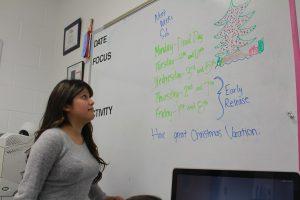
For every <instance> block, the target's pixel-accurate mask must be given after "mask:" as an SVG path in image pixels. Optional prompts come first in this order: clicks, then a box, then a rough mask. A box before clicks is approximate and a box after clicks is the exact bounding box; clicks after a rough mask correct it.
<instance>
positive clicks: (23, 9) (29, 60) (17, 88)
mask: <svg viewBox="0 0 300 200" xmlns="http://www.w3.org/2000/svg"><path fill="white" fill-rule="evenodd" d="M57 7H58V3H57V1H56V0H51V1H49V0H0V39H2V40H3V43H4V46H3V51H2V59H1V63H0V98H1V99H0V132H6V131H9V132H16V131H18V130H19V129H20V127H21V125H22V124H23V123H24V122H26V121H30V122H33V123H35V124H36V125H37V124H38V122H39V121H40V118H41V115H42V113H43V111H44V109H45V104H46V100H47V96H48V95H49V91H50V89H51V88H52V86H51V84H49V83H50V80H51V79H53V60H54V59H53V58H54V51H55V46H54V42H55V37H54V35H55V29H54V27H55V25H56V21H57Z"/></svg>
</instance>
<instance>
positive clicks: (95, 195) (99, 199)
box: [89, 184, 106, 200]
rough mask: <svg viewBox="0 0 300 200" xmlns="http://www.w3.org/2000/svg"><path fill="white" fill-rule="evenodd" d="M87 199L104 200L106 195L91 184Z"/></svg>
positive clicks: (95, 185)
mask: <svg viewBox="0 0 300 200" xmlns="http://www.w3.org/2000/svg"><path fill="white" fill-rule="evenodd" d="M89 198H90V199H91V200H104V199H105V198H106V194H105V193H104V192H103V191H102V190H101V188H100V187H99V186H98V185H97V184H92V185H91V189H90V192H89Z"/></svg>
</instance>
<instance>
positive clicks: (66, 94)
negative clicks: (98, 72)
mask: <svg viewBox="0 0 300 200" xmlns="http://www.w3.org/2000/svg"><path fill="white" fill-rule="evenodd" d="M84 89H87V90H88V92H89V94H90V96H93V90H92V88H91V87H90V86H89V85H88V84H87V83H86V82H84V81H81V80H62V81H61V82H59V83H58V84H57V85H56V86H55V87H54V89H53V91H52V92H51V94H50V97H49V100H48V103H47V107H46V111H45V113H44V115H43V118H42V120H41V125H40V128H39V130H38V131H36V132H35V141H36V140H38V138H39V137H40V136H41V134H43V132H44V131H45V130H47V129H50V128H61V127H62V126H64V125H67V124H70V121H69V119H68V117H67V114H66V113H65V111H64V108H65V107H66V106H67V105H72V102H73V99H74V97H75V96H76V95H78V94H79V93H80V92H81V91H83V90H84ZM92 133H93V126H92V123H91V122H89V123H87V124H86V125H85V126H84V127H83V128H82V131H81V135H82V137H83V139H84V141H85V143H86V145H87V147H88V149H89V151H90V153H91V154H92V155H93V157H94V158H95V159H96V160H97V161H98V163H99V164H100V169H99V173H98V175H97V176H96V178H95V179H94V181H93V183H94V184H95V183H97V182H98V181H99V180H100V179H101V178H102V172H103V170H104V169H105V167H106V165H107V163H106V162H105V161H104V160H103V159H102V158H101V157H100V156H99V152H98V147H97V145H96V144H95V142H94V140H93V134H92Z"/></svg>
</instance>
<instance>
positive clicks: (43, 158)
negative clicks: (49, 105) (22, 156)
mask: <svg viewBox="0 0 300 200" xmlns="http://www.w3.org/2000/svg"><path fill="white" fill-rule="evenodd" d="M62 148H63V138H62V136H61V135H60V133H59V132H58V131H57V130H55V129H49V130H46V131H45V132H44V133H43V134H42V135H41V136H40V137H39V139H38V140H37V141H36V142H35V143H34V144H33V146H32V148H31V150H30V154H29V158H28V160H27V164H26V167H25V173H24V175H23V179H22V181H21V183H20V184H19V187H18V192H17V193H16V194H15V196H14V200H36V199H37V198H38V195H39V193H40V191H41V190H42V188H43V185H44V182H45V180H46V178H47V176H48V174H49V172H50V170H51V168H52V166H53V164H54V163H55V161H56V160H57V159H58V158H59V155H60V152H61V151H62Z"/></svg>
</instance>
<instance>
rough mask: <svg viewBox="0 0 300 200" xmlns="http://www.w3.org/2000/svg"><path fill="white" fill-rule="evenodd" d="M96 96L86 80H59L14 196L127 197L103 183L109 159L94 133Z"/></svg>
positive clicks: (60, 199) (31, 199)
mask: <svg viewBox="0 0 300 200" xmlns="http://www.w3.org/2000/svg"><path fill="white" fill-rule="evenodd" d="M92 96H93V90H92V88H91V87H90V86H89V85H88V84H87V83H85V82H83V81H80V80H63V81H61V82H59V83H58V84H57V85H56V86H55V88H54V89H53V91H52V93H51V95H50V97H49V100H48V104H47V107H46V111H45V113H44V116H43V118H42V123H41V127H40V129H39V130H38V131H37V132H36V135H35V143H34V145H33V146H32V148H31V151H30V154H29V158H28V161H27V165H26V168H25V173H24V175H23V179H22V181H21V183H20V185H19V188H18V192H17V193H16V194H15V196H14V200H25V199H26V200H35V199H38V200H50V199H51V200H54V199H55V200H88V199H93V200H123V198H121V197H118V196H116V197H110V196H106V194H105V193H104V192H103V191H102V190H101V189H100V187H99V186H98V185H97V183H98V182H99V180H100V179H101V177H102V172H103V170H104V168H105V166H106V165H107V164H106V163H105V162H104V160H102V158H101V157H100V156H99V153H98V149H97V146H96V144H95V143H94V140H93V137H92V130H93V129H92V124H91V120H92V119H93V118H94V108H93V105H94V101H93V99H92V98H91V97H92Z"/></svg>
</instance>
